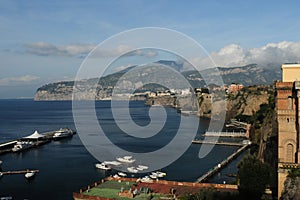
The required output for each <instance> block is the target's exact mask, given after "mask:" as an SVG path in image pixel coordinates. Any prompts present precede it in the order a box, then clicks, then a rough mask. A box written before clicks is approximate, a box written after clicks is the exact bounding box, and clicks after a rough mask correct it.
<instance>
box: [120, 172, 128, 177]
mask: <svg viewBox="0 0 300 200" xmlns="http://www.w3.org/2000/svg"><path fill="white" fill-rule="evenodd" d="M118 175H119V176H122V177H126V176H127V174H125V173H124V172H118Z"/></svg>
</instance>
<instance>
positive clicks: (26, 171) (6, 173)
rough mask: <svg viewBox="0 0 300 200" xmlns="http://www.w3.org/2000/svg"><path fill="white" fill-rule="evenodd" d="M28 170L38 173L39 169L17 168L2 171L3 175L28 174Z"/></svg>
mask: <svg viewBox="0 0 300 200" xmlns="http://www.w3.org/2000/svg"><path fill="white" fill-rule="evenodd" d="M28 172H34V173H38V172H40V171H39V170H38V169H26V170H17V171H3V172H0V173H1V174H2V175H15V174H26V173H28Z"/></svg>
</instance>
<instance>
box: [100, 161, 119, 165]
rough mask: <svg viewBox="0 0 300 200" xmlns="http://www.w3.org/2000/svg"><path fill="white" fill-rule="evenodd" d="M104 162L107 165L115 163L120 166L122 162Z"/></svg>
mask: <svg viewBox="0 0 300 200" xmlns="http://www.w3.org/2000/svg"><path fill="white" fill-rule="evenodd" d="M103 163H104V164H106V165H115V166H119V165H121V164H122V163H120V162H118V161H104V162H103Z"/></svg>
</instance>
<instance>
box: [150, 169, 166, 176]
mask: <svg viewBox="0 0 300 200" xmlns="http://www.w3.org/2000/svg"><path fill="white" fill-rule="evenodd" d="M151 175H152V176H153V177H155V178H162V177H164V176H166V175H167V174H166V173H165V172H159V171H156V172H152V173H151ZM151 175H150V177H151ZM151 178H152V177H151Z"/></svg>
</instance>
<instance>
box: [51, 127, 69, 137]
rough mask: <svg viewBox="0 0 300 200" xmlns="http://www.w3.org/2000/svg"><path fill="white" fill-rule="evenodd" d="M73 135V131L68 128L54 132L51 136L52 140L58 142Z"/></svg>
mask: <svg viewBox="0 0 300 200" xmlns="http://www.w3.org/2000/svg"><path fill="white" fill-rule="evenodd" d="M72 135H73V131H72V130H71V129H69V128H60V129H59V130H58V131H55V133H54V135H53V137H52V138H53V139H54V140H59V139H63V138H67V137H71V136H72Z"/></svg>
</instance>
